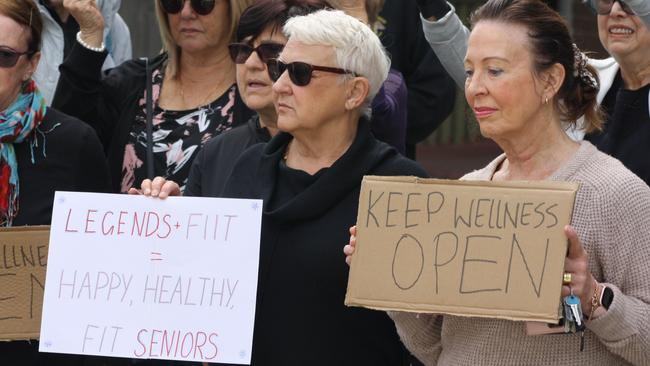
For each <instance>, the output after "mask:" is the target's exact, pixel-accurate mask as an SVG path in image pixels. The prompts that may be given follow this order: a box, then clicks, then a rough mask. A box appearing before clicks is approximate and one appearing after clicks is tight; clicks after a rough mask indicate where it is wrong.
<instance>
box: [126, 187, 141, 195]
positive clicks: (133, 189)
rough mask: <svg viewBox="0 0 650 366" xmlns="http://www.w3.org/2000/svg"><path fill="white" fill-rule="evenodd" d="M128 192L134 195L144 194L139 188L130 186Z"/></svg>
mask: <svg viewBox="0 0 650 366" xmlns="http://www.w3.org/2000/svg"><path fill="white" fill-rule="evenodd" d="M127 194H130V195H132V196H139V195H141V194H142V191H141V190H139V189H137V188H129V191H128V192H127Z"/></svg>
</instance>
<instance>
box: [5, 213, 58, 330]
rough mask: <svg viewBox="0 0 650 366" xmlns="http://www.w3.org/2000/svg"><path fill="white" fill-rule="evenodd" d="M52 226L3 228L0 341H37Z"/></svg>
mask: <svg viewBox="0 0 650 366" xmlns="http://www.w3.org/2000/svg"><path fill="white" fill-rule="evenodd" d="M49 236H50V228H49V226H24V227H15V228H2V229H0V340H3V341H10V340H27V339H38V333H39V330H40V328H41V308H42V306H43V289H44V286H45V266H46V265H47V243H48V240H49Z"/></svg>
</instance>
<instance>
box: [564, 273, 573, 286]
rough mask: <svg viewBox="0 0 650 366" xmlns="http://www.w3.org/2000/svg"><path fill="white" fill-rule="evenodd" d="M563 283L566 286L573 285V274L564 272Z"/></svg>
mask: <svg viewBox="0 0 650 366" xmlns="http://www.w3.org/2000/svg"><path fill="white" fill-rule="evenodd" d="M562 283H563V284H565V285H569V284H571V273H569V272H564V275H563V276H562Z"/></svg>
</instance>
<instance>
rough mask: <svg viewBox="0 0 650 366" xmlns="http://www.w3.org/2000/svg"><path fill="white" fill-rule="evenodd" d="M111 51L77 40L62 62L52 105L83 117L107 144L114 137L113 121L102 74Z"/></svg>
mask: <svg viewBox="0 0 650 366" xmlns="http://www.w3.org/2000/svg"><path fill="white" fill-rule="evenodd" d="M106 56H107V53H106V51H104V52H95V51H91V50H89V49H86V48H84V47H83V46H82V45H80V44H78V43H77V44H75V45H74V46H73V47H72V51H70V55H68V58H67V59H66V60H65V61H64V62H63V63H62V64H61V66H60V67H59V70H60V71H61V76H60V77H59V82H58V84H57V87H56V92H55V94H54V100H52V106H53V107H54V108H56V109H58V110H60V111H61V112H63V113H66V114H68V115H70V116H74V117H77V118H79V119H80V120H82V121H85V122H86V123H88V124H89V125H90V126H91V127H93V128H94V129H95V131H96V132H97V135H98V136H99V138H100V140H101V141H102V143H103V144H104V146H105V147H107V146H108V142H109V141H110V139H111V137H112V124H113V122H114V121H110V119H111V118H105V117H108V111H107V109H108V108H107V103H109V101H110V99H109V98H107V97H104V91H105V90H104V86H103V80H102V74H101V68H102V64H103V63H104V60H105V59H106Z"/></svg>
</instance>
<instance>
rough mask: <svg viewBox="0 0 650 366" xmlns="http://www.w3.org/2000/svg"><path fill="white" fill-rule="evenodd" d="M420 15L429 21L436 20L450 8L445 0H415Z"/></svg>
mask: <svg viewBox="0 0 650 366" xmlns="http://www.w3.org/2000/svg"><path fill="white" fill-rule="evenodd" d="M417 4H418V8H419V9H420V13H421V14H422V17H423V18H425V19H427V20H429V21H436V20H438V19H441V18H442V17H444V16H445V15H446V14H447V13H448V12H449V11H450V10H451V7H449V4H447V2H446V1H445V0H417Z"/></svg>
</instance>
